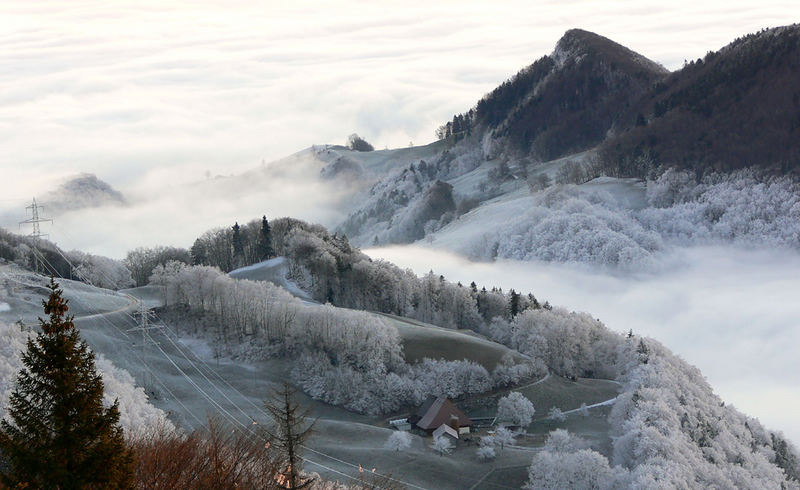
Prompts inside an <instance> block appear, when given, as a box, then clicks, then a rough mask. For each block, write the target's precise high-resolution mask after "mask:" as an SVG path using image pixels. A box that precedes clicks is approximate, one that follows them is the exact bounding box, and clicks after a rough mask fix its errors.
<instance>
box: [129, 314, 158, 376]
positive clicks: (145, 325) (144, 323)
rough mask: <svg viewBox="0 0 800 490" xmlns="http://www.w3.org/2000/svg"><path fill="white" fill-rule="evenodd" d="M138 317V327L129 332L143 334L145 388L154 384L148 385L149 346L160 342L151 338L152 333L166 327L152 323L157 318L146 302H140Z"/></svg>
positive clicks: (134, 344) (141, 345)
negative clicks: (147, 350)
mask: <svg viewBox="0 0 800 490" xmlns="http://www.w3.org/2000/svg"><path fill="white" fill-rule="evenodd" d="M138 316H139V324H138V325H136V326H135V327H133V328H130V329H128V332H141V334H142V341H141V344H140V347H141V349H142V363H143V364H144V372H143V374H142V385H143V386H144V385H147V384H150V385H152V383H148V382H147V379H148V374H147V372H148V368H147V358H146V357H145V354H146V348H147V345H148V344H152V345H158V342H156V341H155V340H153V338H152V337H150V331H151V330H160V329H162V328H164V327H163V326H162V325H154V324H152V323H150V320H151V319H153V318H155V313H153V312H152V311H150V309H149V308H147V307H146V306H145V305H144V301H142V300H140V301H139V315H138ZM133 346H134V347H135V346H136V343H135V342H134V343H133ZM145 389H147V387H146V386H145Z"/></svg>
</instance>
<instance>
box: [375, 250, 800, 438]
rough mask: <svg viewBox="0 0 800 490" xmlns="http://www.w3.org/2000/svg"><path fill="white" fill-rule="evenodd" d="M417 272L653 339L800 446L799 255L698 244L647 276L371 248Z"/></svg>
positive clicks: (721, 392) (727, 398)
mask: <svg viewBox="0 0 800 490" xmlns="http://www.w3.org/2000/svg"><path fill="white" fill-rule="evenodd" d="M367 253H369V255H370V256H372V257H374V258H378V257H380V258H384V259H387V260H389V261H391V262H394V263H396V264H397V265H399V266H401V267H410V268H411V269H413V270H414V271H415V272H417V273H418V274H423V273H426V272H427V271H429V270H431V269H433V270H434V271H436V272H437V273H440V274H444V276H445V277H446V278H448V279H449V280H452V281H461V282H462V283H464V284H469V283H470V282H471V281H475V282H476V283H478V284H481V285H486V286H487V287H491V286H501V287H503V289H504V290H508V289H509V288H515V289H516V290H517V291H524V292H528V291H532V292H534V293H535V294H536V296H537V297H538V298H539V299H540V300H548V301H550V302H551V303H553V304H557V305H563V306H565V307H567V308H570V309H574V310H577V311H586V312H589V313H591V314H592V315H593V316H595V317H597V318H599V319H600V320H602V321H603V322H604V323H605V324H606V325H607V326H608V327H609V328H611V329H613V330H616V331H619V332H627V331H628V330H631V329H632V330H633V331H634V333H637V334H641V335H646V336H651V337H654V338H655V339H657V340H658V341H660V342H662V343H663V344H665V345H666V346H667V347H669V348H670V349H672V350H673V351H674V352H676V353H677V354H679V355H680V356H681V357H683V358H684V359H686V360H687V361H689V362H690V363H691V364H694V365H696V366H697V367H699V368H700V370H701V371H702V372H703V374H704V375H705V376H706V377H707V378H708V380H709V382H710V383H711V386H712V387H713V388H714V390H715V391H716V392H717V393H718V394H719V395H720V396H721V397H722V399H723V400H724V401H725V402H726V403H732V404H734V405H735V406H736V407H738V408H739V409H741V410H742V411H744V412H745V413H747V414H749V415H752V416H756V417H758V418H759V419H761V421H762V422H764V423H765V424H766V425H768V426H769V427H770V428H772V429H774V430H783V431H784V432H785V433H786V434H787V435H788V436H789V437H790V438H791V439H792V440H793V441H794V442H795V443H796V444H800V421H798V419H797V415H796V407H797V406H798V405H800V390H798V386H800V359H799V358H798V357H797V352H796V349H795V348H794V346H797V345H800V303H799V302H798V301H797V298H798V297H800V283H798V281H797V277H800V255H798V254H797V253H792V252H785V253H780V252H777V251H769V252H767V251H764V252H755V251H744V250H741V249H734V248H730V247H697V248H691V249H681V250H678V251H675V252H674V253H673V254H671V255H670V256H669V257H666V258H664V259H663V260H664V261H665V265H668V266H669V267H665V268H664V270H669V271H671V272H661V273H659V274H653V275H640V276H631V275H611V274H606V273H598V272H596V271H594V270H592V269H590V268H588V267H574V266H569V265H564V264H547V263H540V262H517V261H497V262H494V263H486V262H470V261H467V260H465V259H463V258H461V257H458V256H456V255H453V254H450V253H447V252H442V251H433V250H430V249H424V248H420V247H414V246H409V247H386V248H378V249H372V250H368V251H367Z"/></svg>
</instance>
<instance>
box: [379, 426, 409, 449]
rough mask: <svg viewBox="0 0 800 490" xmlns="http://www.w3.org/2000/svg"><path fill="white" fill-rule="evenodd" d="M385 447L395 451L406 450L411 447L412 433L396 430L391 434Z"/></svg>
mask: <svg viewBox="0 0 800 490" xmlns="http://www.w3.org/2000/svg"><path fill="white" fill-rule="evenodd" d="M385 447H386V448H387V449H392V450H394V451H401V450H402V451H405V450H406V449H408V448H410V447H411V434H409V433H408V432H405V431H400V430H398V431H395V432H392V433H391V434H390V435H389V439H387V440H386V444H385Z"/></svg>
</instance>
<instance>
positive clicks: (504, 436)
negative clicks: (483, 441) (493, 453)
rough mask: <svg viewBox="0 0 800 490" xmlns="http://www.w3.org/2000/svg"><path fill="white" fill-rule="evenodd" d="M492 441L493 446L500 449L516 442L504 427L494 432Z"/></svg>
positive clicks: (509, 431) (511, 433)
mask: <svg viewBox="0 0 800 490" xmlns="http://www.w3.org/2000/svg"><path fill="white" fill-rule="evenodd" d="M492 439H493V441H494V445H495V446H500V449H503V448H505V447H506V446H511V445H513V444H514V443H515V442H517V440H516V437H515V436H514V433H513V432H511V430H510V429H508V428H506V427H502V426H501V427H498V428H497V429H496V430H495V431H494V436H493V438H492Z"/></svg>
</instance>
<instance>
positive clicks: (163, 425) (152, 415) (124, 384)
mask: <svg viewBox="0 0 800 490" xmlns="http://www.w3.org/2000/svg"><path fill="white" fill-rule="evenodd" d="M29 335H31V334H30V333H28V332H26V331H21V330H20V328H19V327H18V326H16V325H6V324H2V323H0V418H3V417H4V416H5V407H7V406H8V401H9V400H8V397H9V396H10V395H11V392H12V391H13V390H14V386H15V384H16V379H17V374H18V373H19V370H20V369H22V367H23V366H22V360H21V357H20V356H21V354H22V352H23V351H24V350H25V349H26V348H27V341H28V336H29ZM95 362H96V367H97V370H98V372H99V373H100V374H101V375H102V377H103V385H104V387H105V391H104V394H103V403H104V405H105V406H107V407H108V406H111V404H112V403H113V402H114V400H115V399H116V400H119V412H120V418H119V421H120V425H121V426H122V428H123V429H124V430H125V434H126V436H138V435H143V434H146V433H148V432H150V431H152V430H156V429H163V430H167V431H172V430H174V426H173V425H172V423H171V422H170V421H169V420H168V419H167V416H166V414H165V413H164V412H163V411H162V410H160V409H158V408H156V407H154V406H153V405H151V404H150V403H149V401H148V399H147V395H146V394H145V392H144V389H143V388H141V387H139V386H136V385H135V380H134V379H133V376H131V375H130V373H128V371H126V370H124V369H122V368H118V367H116V366H114V364H113V363H112V362H111V361H110V360H108V359H106V358H105V357H103V356H102V355H98V356H97V358H96V361H95Z"/></svg>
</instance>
